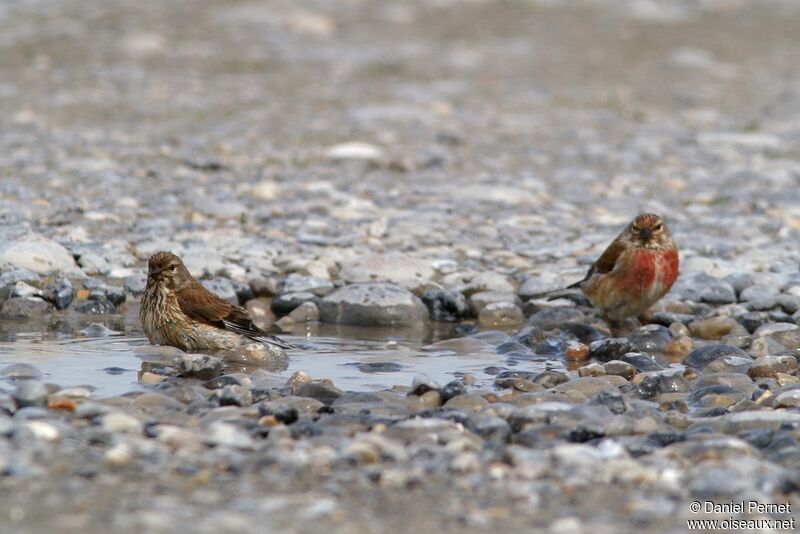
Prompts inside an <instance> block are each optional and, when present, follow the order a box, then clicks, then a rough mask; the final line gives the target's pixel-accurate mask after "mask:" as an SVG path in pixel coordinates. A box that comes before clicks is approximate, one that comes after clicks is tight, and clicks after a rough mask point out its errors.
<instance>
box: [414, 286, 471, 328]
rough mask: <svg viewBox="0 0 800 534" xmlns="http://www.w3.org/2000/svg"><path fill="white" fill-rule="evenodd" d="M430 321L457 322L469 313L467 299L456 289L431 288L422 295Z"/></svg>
mask: <svg viewBox="0 0 800 534" xmlns="http://www.w3.org/2000/svg"><path fill="white" fill-rule="evenodd" d="M422 302H423V303H424V304H425V306H426V307H427V308H428V312H429V313H430V318H431V320H432V321H443V322H450V323H452V322H458V321H460V320H462V319H466V318H467V317H469V315H470V308H469V305H468V304H467V299H466V297H464V295H463V294H462V293H460V292H458V291H446V290H443V289H432V290H430V291H426V292H425V294H423V295H422Z"/></svg>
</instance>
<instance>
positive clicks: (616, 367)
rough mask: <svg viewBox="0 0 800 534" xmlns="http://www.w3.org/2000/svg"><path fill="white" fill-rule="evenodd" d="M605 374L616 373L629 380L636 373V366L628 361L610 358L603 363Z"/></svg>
mask: <svg viewBox="0 0 800 534" xmlns="http://www.w3.org/2000/svg"><path fill="white" fill-rule="evenodd" d="M603 369H604V370H605V372H606V374H609V375H617V376H621V377H623V378H626V379H628V380H630V379H631V378H633V375H635V374H636V368H635V367H634V366H633V365H631V364H630V363H628V362H623V361H621V360H611V361H609V362H606V363H605V364H603Z"/></svg>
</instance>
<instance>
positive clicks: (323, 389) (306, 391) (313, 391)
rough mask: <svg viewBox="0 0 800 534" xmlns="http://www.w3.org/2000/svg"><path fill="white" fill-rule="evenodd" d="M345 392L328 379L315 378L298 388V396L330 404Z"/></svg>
mask: <svg viewBox="0 0 800 534" xmlns="http://www.w3.org/2000/svg"><path fill="white" fill-rule="evenodd" d="M343 393H344V392H343V391H342V390H341V389H339V388H337V387H336V386H334V385H333V384H331V383H330V382H328V381H323V380H314V381H312V382H309V383H307V384H304V385H303V386H302V387H301V388H300V389H298V390H297V396H298V397H309V398H312V399H315V400H318V401H320V402H321V403H323V404H325V405H327V406H330V405H331V404H333V402H334V401H335V400H336V399H338V398H339V397H341V396H342V394H343Z"/></svg>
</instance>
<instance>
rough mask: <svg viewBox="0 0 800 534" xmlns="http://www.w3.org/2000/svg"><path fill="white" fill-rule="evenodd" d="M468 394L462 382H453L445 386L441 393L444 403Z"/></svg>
mask: <svg viewBox="0 0 800 534" xmlns="http://www.w3.org/2000/svg"><path fill="white" fill-rule="evenodd" d="M466 392H467V390H466V388H465V387H464V383H463V382H462V381H460V380H452V381H450V382H448V383H447V384H445V385H444V387H443V388H442V389H441V391H440V393H441V395H442V402H447V401H449V400H450V399H452V398H453V397H457V396H459V395H464V394H465V393H466Z"/></svg>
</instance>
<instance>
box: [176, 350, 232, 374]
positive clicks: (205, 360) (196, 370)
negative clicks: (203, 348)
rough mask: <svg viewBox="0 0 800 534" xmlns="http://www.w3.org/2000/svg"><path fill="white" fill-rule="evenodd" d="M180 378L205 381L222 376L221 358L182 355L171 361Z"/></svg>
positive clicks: (222, 365)
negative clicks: (185, 377)
mask: <svg viewBox="0 0 800 534" xmlns="http://www.w3.org/2000/svg"><path fill="white" fill-rule="evenodd" d="M173 365H174V366H175V368H176V370H177V372H178V374H179V375H180V376H187V377H188V376H191V377H196V378H201V379H204V380H207V379H209V378H213V377H215V376H217V375H220V374H222V369H223V367H224V364H223V361H222V359H221V358H216V357H214V356H209V355H207V354H182V355H180V356H178V357H177V358H175V360H173Z"/></svg>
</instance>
